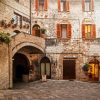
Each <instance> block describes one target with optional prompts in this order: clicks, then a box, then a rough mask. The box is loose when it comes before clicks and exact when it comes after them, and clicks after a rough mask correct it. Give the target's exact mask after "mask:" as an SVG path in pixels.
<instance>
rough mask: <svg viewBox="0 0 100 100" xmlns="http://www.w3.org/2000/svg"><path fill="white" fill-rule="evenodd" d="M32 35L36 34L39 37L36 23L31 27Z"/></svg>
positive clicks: (38, 27)
mask: <svg viewBox="0 0 100 100" xmlns="http://www.w3.org/2000/svg"><path fill="white" fill-rule="evenodd" d="M32 35H33V36H38V37H40V36H41V34H40V26H39V25H38V24H35V25H34V26H33V27H32Z"/></svg>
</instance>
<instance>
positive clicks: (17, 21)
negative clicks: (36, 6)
mask: <svg viewBox="0 0 100 100" xmlns="http://www.w3.org/2000/svg"><path fill="white" fill-rule="evenodd" d="M13 19H14V24H17V25H19V26H20V28H22V16H21V15H20V14H18V13H16V12H14V17H13Z"/></svg>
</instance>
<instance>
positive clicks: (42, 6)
mask: <svg viewBox="0 0 100 100" xmlns="http://www.w3.org/2000/svg"><path fill="white" fill-rule="evenodd" d="M39 10H44V0H39Z"/></svg>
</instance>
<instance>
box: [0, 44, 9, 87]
mask: <svg viewBox="0 0 100 100" xmlns="http://www.w3.org/2000/svg"><path fill="white" fill-rule="evenodd" d="M9 54H10V53H9V50H8V45H6V44H4V43H0V89H2V88H3V89H6V88H8V87H9V82H10V76H9V73H10V66H9Z"/></svg>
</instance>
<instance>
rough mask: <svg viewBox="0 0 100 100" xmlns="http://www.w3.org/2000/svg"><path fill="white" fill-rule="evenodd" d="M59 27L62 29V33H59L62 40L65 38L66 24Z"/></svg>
mask: <svg viewBox="0 0 100 100" xmlns="http://www.w3.org/2000/svg"><path fill="white" fill-rule="evenodd" d="M61 27H62V31H61V34H62V38H66V37H67V24H62V25H61Z"/></svg>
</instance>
